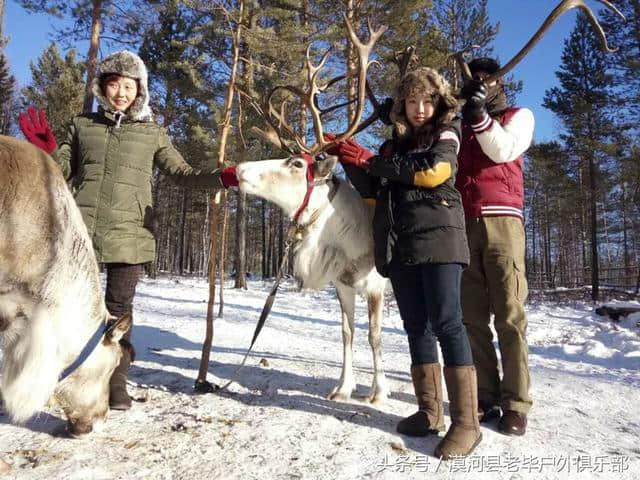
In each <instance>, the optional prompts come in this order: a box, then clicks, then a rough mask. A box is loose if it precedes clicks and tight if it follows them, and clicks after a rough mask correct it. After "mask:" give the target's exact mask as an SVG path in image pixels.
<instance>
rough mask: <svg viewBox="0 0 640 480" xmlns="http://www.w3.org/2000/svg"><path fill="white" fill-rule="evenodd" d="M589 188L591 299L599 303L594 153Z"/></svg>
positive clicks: (590, 158)
mask: <svg viewBox="0 0 640 480" xmlns="http://www.w3.org/2000/svg"><path fill="white" fill-rule="evenodd" d="M589 186H590V189H591V299H592V300H593V301H594V302H597V301H598V299H599V298H600V270H599V268H598V267H599V265H598V261H599V259H598V212H597V210H596V200H597V197H596V194H597V187H598V180H597V178H596V160H595V156H594V155H593V153H590V154H589Z"/></svg>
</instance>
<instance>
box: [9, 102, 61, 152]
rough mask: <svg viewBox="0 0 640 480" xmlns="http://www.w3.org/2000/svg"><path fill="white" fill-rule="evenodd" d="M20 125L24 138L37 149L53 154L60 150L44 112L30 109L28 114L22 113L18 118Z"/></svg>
mask: <svg viewBox="0 0 640 480" xmlns="http://www.w3.org/2000/svg"><path fill="white" fill-rule="evenodd" d="M18 124H19V125H20V130H22V134H23V135H24V137H25V138H26V139H27V140H28V141H29V142H30V143H32V144H34V145H35V146H36V147H38V148H41V149H42V150H44V151H45V152H47V153H53V152H54V151H55V150H56V148H58V142H56V137H55V136H54V135H53V132H52V131H51V127H49V124H48V123H47V118H46V116H45V113H44V110H40V112H39V113H38V112H36V109H35V108H33V107H29V108H28V109H27V112H26V113H25V112H22V113H21V114H20V115H19V116H18Z"/></svg>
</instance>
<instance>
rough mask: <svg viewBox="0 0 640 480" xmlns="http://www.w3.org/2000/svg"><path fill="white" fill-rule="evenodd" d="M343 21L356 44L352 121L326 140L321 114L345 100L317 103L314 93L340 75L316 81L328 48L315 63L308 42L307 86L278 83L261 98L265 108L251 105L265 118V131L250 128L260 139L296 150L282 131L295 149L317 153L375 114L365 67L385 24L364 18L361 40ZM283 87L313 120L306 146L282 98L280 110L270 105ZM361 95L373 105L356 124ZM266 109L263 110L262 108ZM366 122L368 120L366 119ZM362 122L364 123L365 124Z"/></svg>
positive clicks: (361, 103) (289, 150) (363, 124)
mask: <svg viewBox="0 0 640 480" xmlns="http://www.w3.org/2000/svg"><path fill="white" fill-rule="evenodd" d="M344 18H345V23H346V26H347V30H348V31H349V39H350V40H351V42H352V43H353V45H354V46H355V48H356V53H357V56H358V92H357V97H356V99H355V102H356V111H355V115H354V117H353V119H352V121H351V122H350V123H349V126H348V127H347V129H346V130H345V131H344V132H343V133H340V134H338V135H336V136H335V138H333V139H331V140H327V139H326V138H325V136H324V130H323V128H322V118H321V117H322V115H324V114H326V113H328V112H330V111H332V110H335V109H336V108H340V107H342V106H344V105H346V104H348V103H352V102H347V103H344V104H341V105H336V106H333V107H329V108H325V109H321V108H320V107H319V105H318V102H317V99H316V96H317V94H318V93H320V92H324V91H325V90H326V89H327V88H328V87H329V86H330V85H332V84H333V83H335V82H336V81H338V80H341V79H342V78H343V77H337V78H335V79H333V80H331V81H329V82H328V83H326V84H325V85H322V86H321V85H319V84H318V76H319V74H320V71H321V70H322V68H323V67H324V64H325V63H326V61H327V58H328V56H329V53H330V51H329V50H327V51H326V52H325V53H324V54H323V55H322V58H321V59H320V62H319V63H318V64H317V65H314V64H313V63H312V62H311V52H310V49H311V45H309V47H307V53H306V71H307V79H306V80H307V84H308V86H307V88H305V89H303V88H300V87H296V86H294V85H281V86H277V87H275V88H273V89H272V90H271V91H270V92H269V93H268V94H267V96H266V100H265V105H266V107H265V108H260V110H258V108H256V105H255V103H254V108H256V110H258V113H259V114H260V115H261V116H263V117H264V118H265V120H266V121H267V122H268V129H267V131H263V130H260V129H258V128H255V127H254V129H253V130H254V131H255V132H256V133H258V134H259V135H260V136H262V137H263V138H264V139H266V140H268V141H269V142H271V143H273V144H274V145H276V146H277V147H278V148H281V149H283V150H286V151H288V152H289V153H296V152H294V151H293V149H292V148H291V146H290V143H291V142H290V141H287V140H286V139H285V138H284V137H283V134H284V133H286V134H287V136H290V137H291V138H293V141H294V142H295V143H296V145H297V148H298V149H299V151H303V152H306V153H308V154H310V155H312V156H314V155H317V154H318V153H320V152H322V151H325V150H327V149H328V148H329V147H330V146H332V145H334V144H336V143H338V142H340V141H342V140H345V139H347V138H349V137H351V136H353V135H354V134H355V133H357V132H358V131H361V130H363V129H364V128H366V126H368V125H370V124H371V123H373V121H375V120H376V119H377V118H378V114H377V110H378V107H379V104H378V102H377V101H376V99H375V97H374V95H373V92H372V91H371V89H370V87H369V85H368V84H367V71H368V69H369V67H370V66H371V65H372V64H373V63H375V61H370V60H369V55H370V54H371V51H372V49H373V46H374V45H375V43H376V42H377V41H378V39H379V38H380V37H381V36H382V34H383V33H384V32H385V31H386V30H387V27H386V26H381V27H380V28H378V29H377V30H374V29H373V28H372V27H371V23H370V22H367V28H368V31H369V40H368V41H367V42H366V43H365V42H362V41H361V40H360V39H359V38H358V36H357V34H356V32H355V30H354V28H353V26H352V25H351V23H350V22H349V19H348V18H347V17H346V15H345V17H344ZM280 90H284V91H287V92H289V93H291V94H293V95H294V96H296V97H298V98H299V99H300V100H301V101H302V104H303V105H304V106H305V107H306V108H307V109H308V111H309V112H310V114H311V119H312V121H313V130H314V134H315V137H316V143H315V144H313V145H312V146H310V147H309V146H307V145H305V143H304V139H303V138H301V137H300V135H298V134H297V133H296V132H295V129H294V128H292V127H291V126H290V125H289V124H288V123H287V121H286V101H284V102H283V103H282V104H281V107H280V110H278V109H276V108H275V107H274V106H273V103H272V100H273V98H274V95H275V94H276V92H278V91H280ZM365 97H369V99H370V101H371V102H372V103H373V106H374V113H373V114H372V115H371V116H370V117H369V118H368V119H367V120H365V121H364V122H363V123H362V124H360V125H359V122H360V119H361V118H362V114H363V112H364V107H365ZM265 110H266V111H265ZM367 122H368V123H367ZM365 124H366V125H365Z"/></svg>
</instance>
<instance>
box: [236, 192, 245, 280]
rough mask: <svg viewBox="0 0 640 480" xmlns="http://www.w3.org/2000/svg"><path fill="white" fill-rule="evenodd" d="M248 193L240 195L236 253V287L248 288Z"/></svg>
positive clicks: (237, 212)
mask: <svg viewBox="0 0 640 480" xmlns="http://www.w3.org/2000/svg"><path fill="white" fill-rule="evenodd" d="M246 242H247V194H246V193H244V192H240V194H239V195H238V209H237V210H236V242H235V243H236V253H235V271H236V278H235V283H234V288H243V289H245V290H246V289H247V274H246V271H247V243H246Z"/></svg>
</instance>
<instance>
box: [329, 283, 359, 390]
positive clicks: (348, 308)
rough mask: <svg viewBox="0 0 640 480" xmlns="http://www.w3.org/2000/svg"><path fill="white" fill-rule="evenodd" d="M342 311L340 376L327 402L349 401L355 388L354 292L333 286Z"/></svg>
mask: <svg viewBox="0 0 640 480" xmlns="http://www.w3.org/2000/svg"><path fill="white" fill-rule="evenodd" d="M335 286H336V291H337V293H338V300H340V308H341V309H342V374H341V375H340V380H338V383H337V384H336V386H335V387H334V388H333V390H331V392H329V394H328V395H327V398H328V399H329V400H342V401H345V400H349V399H350V398H351V392H352V391H353V389H354V387H355V381H354V379H353V333H354V330H355V324H354V318H353V316H354V310H355V303H356V291H355V289H354V288H352V287H348V286H346V285H343V284H338V283H336V284H335Z"/></svg>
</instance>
